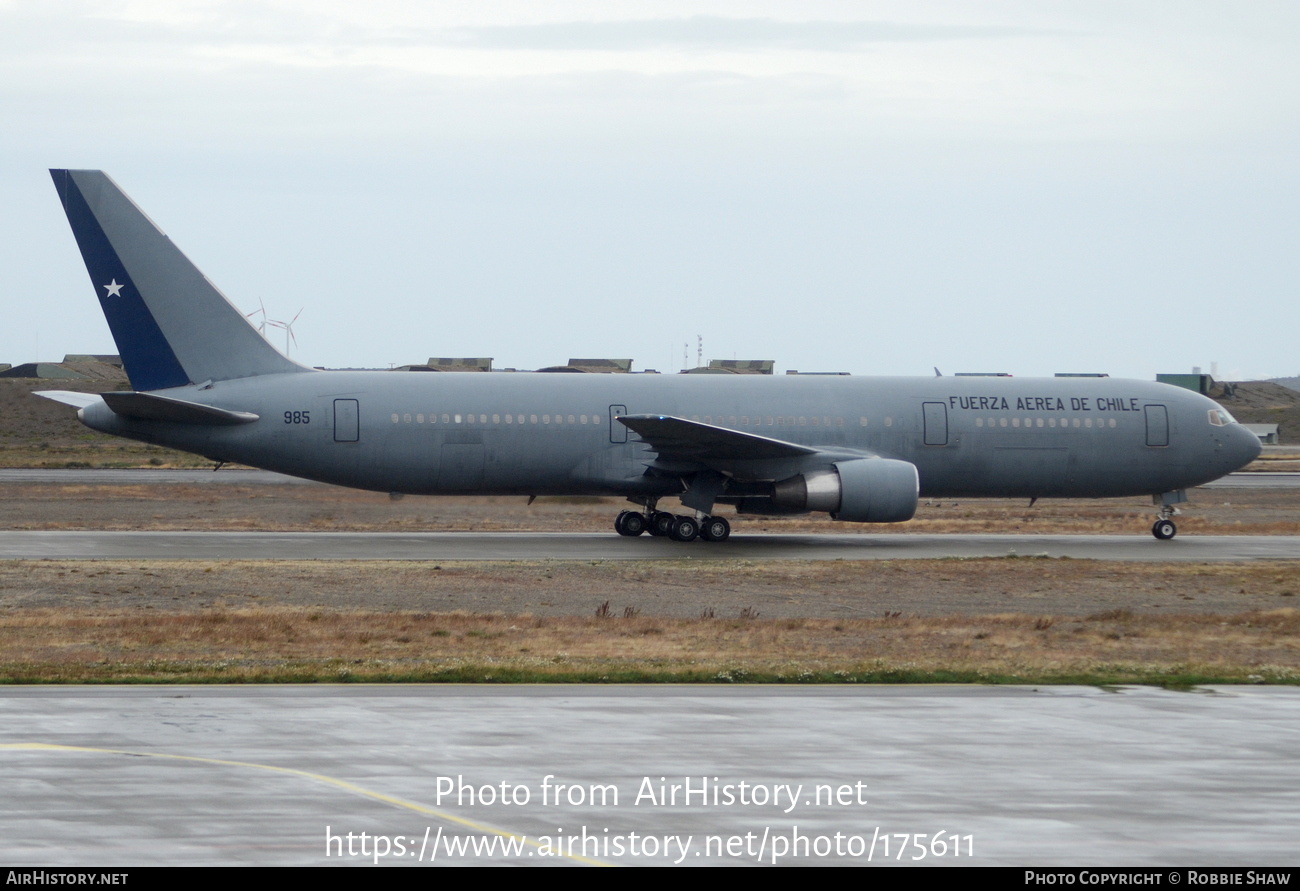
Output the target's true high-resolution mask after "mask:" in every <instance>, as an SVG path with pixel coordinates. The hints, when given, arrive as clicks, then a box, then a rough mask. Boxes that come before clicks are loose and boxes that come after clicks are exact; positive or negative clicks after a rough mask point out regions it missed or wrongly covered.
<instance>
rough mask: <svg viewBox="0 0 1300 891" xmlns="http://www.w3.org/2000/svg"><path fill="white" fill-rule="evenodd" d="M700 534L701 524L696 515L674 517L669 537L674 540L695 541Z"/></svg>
mask: <svg viewBox="0 0 1300 891" xmlns="http://www.w3.org/2000/svg"><path fill="white" fill-rule="evenodd" d="M699 536H700V524H699V523H698V522H696V520H695V518H694V517H673V525H672V529H671V530H670V531H669V533H668V537H669V538H671V539H672V540H673V541H695V539H697V538H699Z"/></svg>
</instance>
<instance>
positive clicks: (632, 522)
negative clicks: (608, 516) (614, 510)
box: [614, 510, 646, 538]
mask: <svg viewBox="0 0 1300 891" xmlns="http://www.w3.org/2000/svg"><path fill="white" fill-rule="evenodd" d="M645 527H646V522H645V517H644V516H642V515H641V514H640V513H638V512H637V511H634V510H625V511H623V512H622V513H620V514H619V515H618V519H617V520H615V521H614V531H615V532H617V533H618V534H619V535H626V536H628V537H629V538H636V537H637V536H638V535H640V534H641V533H642V532H645Z"/></svg>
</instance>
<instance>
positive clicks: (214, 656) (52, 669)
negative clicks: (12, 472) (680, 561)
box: [0, 608, 1300, 683]
mask: <svg viewBox="0 0 1300 891" xmlns="http://www.w3.org/2000/svg"><path fill="white" fill-rule="evenodd" d="M1297 631H1300V612H1297V611H1296V610H1294V609H1281V610H1271V611H1266V612H1249V613H1240V614H1237V615H1233V616H1203V615H1178V616H1164V617H1153V616H1141V615H1136V614H1133V613H1129V612H1127V611H1123V610H1118V611H1110V612H1107V613H1101V614H1097V615H1092V616H1084V617H1054V616H1041V615H1040V616H1028V615H1020V614H1007V615H997V616H978V617H976V616H949V617H945V618H937V619H936V618H917V617H901V616H894V617H887V618H886V617H882V618H870V619H840V620H829V619H797V620H789V619H741V618H717V619H663V618H646V617H634V618H617V617H611V618H604V619H601V618H595V617H587V618H578V617H569V618H545V617H538V616H530V615H512V616H504V615H497V616H485V615H469V614H465V613H438V614H428V613H379V614H377V613H369V612H353V611H330V610H303V609H285V608H273V609H256V610H218V611H210V612H201V613H165V614H157V615H148V616H142V615H140V614H138V613H135V612H126V613H121V612H104V613H101V614H99V615H94V616H81V615H72V614H69V612H68V611H65V610H28V611H21V612H18V613H11V614H9V615H5V616H3V617H0V642H2V647H0V652H3V653H4V658H3V662H2V663H0V676H3V677H4V678H5V679H6V680H10V681H14V680H19V681H42V680H43V681H67V680H83V679H89V680H122V679H153V680H173V681H174V680H227V681H231V680H245V681H248V680H293V679H297V680H304V679H307V680H318V681H320V680H325V681H328V680H384V679H394V678H398V679H423V680H439V679H456V680H464V679H466V678H467V677H470V678H482V679H494V680H506V679H515V678H520V677H522V678H523V679H531V680H548V679H551V680H555V679H562V680H566V679H567V680H573V679H585V680H591V679H600V678H601V677H609V678H622V677H626V676H628V675H629V674H632V675H634V676H637V677H649V678H650V679H658V680H672V679H680V678H686V679H696V680H708V679H713V680H724V681H725V680H744V679H763V680H778V681H779V680H784V681H799V680H822V681H826V680H832V681H833V680H836V679H838V680H846V681H848V680H859V681H860V680H874V679H888V678H890V677H893V676H897V677H903V678H907V679H917V678H924V677H934V678H940V679H943V678H959V679H966V680H981V679H983V680H993V681H1010V680H1024V681H1032V682H1051V681H1053V680H1062V681H1067V680H1068V681H1078V680H1080V679H1093V680H1094V682H1107V681H1110V682H1124V681H1131V682H1138V681H1141V682H1145V683H1151V682H1160V681H1161V680H1162V679H1164V680H1165V681H1167V682H1173V683H1178V682H1180V679H1185V678H1191V679H1196V678H1209V679H1215V680H1220V681H1232V680H1235V681H1247V680H1267V681H1272V682H1294V681H1296V679H1297V678H1298V677H1300V663H1298V662H1297V647H1298V646H1300V643H1298V642H1297V637H1296V633H1297Z"/></svg>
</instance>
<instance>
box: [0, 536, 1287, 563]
mask: <svg viewBox="0 0 1300 891" xmlns="http://www.w3.org/2000/svg"><path fill="white" fill-rule="evenodd" d="M687 557H689V558H691V559H695V560H724V559H732V560H734V559H743V560H910V559H934V558H941V557H1071V558H1074V559H1082V560H1122V561H1139V562H1170V561H1173V562H1224V561H1242V560H1284V559H1296V558H1297V557H1300V536H1294V535H1199V536H1182V537H1179V538H1176V539H1174V540H1173V541H1156V540H1155V539H1154V538H1151V537H1150V536H1143V535H907V534H902V535H899V534H884V535H866V534H861V535H734V536H732V538H731V539H730V540H729V541H726V542H723V543H720V544H709V543H705V542H703V541H695V542H691V543H689V544H681V543H678V542H673V541H669V540H667V539H656V538H651V537H649V536H642V537H640V538H633V539H629V538H623V537H621V536H618V535H615V534H614V533H612V532H610V533H572V534H566V533H553V532H487V533H478V532H407V533H386V532H63V531H59V532H47V531H40V532H28V531H22V532H0V559H29V560H32V559H61V560H81V559H110V560H151V559H152V560H157V559H162V560H168V559H174V560H428V561H437V560H474V561H496V560H678V559H682V558H687Z"/></svg>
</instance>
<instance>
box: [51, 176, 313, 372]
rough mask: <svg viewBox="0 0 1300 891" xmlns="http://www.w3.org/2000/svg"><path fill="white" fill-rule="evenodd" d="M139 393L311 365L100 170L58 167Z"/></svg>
mask: <svg viewBox="0 0 1300 891" xmlns="http://www.w3.org/2000/svg"><path fill="white" fill-rule="evenodd" d="M50 175H51V176H52V177H53V178H54V186H55V188H56V189H58V192H59V198H60V199H61V200H62V202H63V210H64V212H65V213H66V214H67V216H68V222H69V224H71V226H72V233H73V235H74V236H75V237H76V239H77V246H78V247H79V248H80V249H81V256H82V259H84V260H85V262H86V271H87V272H89V273H90V280H91V282H93V283H94V285H95V292H96V293H97V294H98V295H99V303H100V306H101V307H102V308H103V310H104V316H105V318H107V319H108V326H109V328H110V329H111V330H112V332H113V340H114V341H116V342H117V348H118V351H119V352H120V353H121V355H122V364H123V366H124V367H125V368H126V373H127V376H128V377H129V378H130V379H131V386H132V387H133V388H134V389H136V390H139V391H148V390H161V389H166V388H168V387H183V386H185V385H187V384H197V383H206V382H208V381H221V380H231V379H233V378H241V377H255V376H257V375H263V374H284V373H287V372H298V371H310V370H311V369H309V368H306V367H304V366H302V365H299V364H298V363H297V362H294V361H292V360H290V359H288V358H286V357H285V356H283V355H281V354H280V352H279V351H278V350H276V349H275V347H273V346H271V344H269V343H268V342H267V341H266V339H265V338H263V337H262V335H261V334H259V333H258V332H257V330H256V329H255V328H254V327H253V326H252V325H251V324H249V322H248V320H247V319H245V318H244V315H243V314H242V313H241V312H240V311H239V310H238V309H236V308H235V307H234V305H233V304H231V303H230V301H229V300H227V299H226V298H225V296H224V295H223V294H222V293H221V292H220V291H218V290H217V289H216V287H215V286H213V284H212V283H211V282H210V281H208V280H207V278H206V277H205V276H204V275H203V273H202V272H200V271H199V270H198V268H196V267H195V266H194V264H193V263H191V262H190V261H189V259H188V258H186V256H185V255H184V254H183V253H181V252H180V250H179V249H178V248H177V247H176V246H175V245H174V244H172V241H171V239H170V238H168V237H167V236H166V235H165V234H164V233H163V232H162V230H160V229H159V228H158V227H157V226H155V225H154V223H153V221H152V220H150V219H149V218H148V217H147V216H145V214H144V212H143V211H141V210H140V208H138V207H136V206H135V204H134V203H133V202H132V201H131V199H130V198H128V197H127V196H126V194H125V193H123V192H122V190H121V189H120V188H118V186H117V184H116V183H115V182H113V181H112V180H111V179H109V177H108V176H107V174H105V173H104V172H103V171H100V170H51V171H50Z"/></svg>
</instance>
